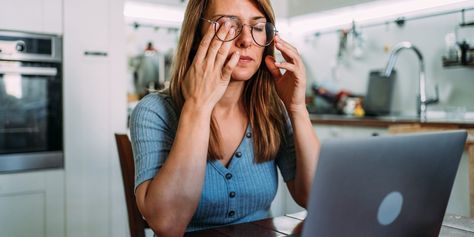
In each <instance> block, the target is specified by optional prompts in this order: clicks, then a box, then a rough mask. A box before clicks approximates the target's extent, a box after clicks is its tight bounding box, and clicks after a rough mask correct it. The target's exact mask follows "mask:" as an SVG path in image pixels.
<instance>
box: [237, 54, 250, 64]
mask: <svg viewBox="0 0 474 237" xmlns="http://www.w3.org/2000/svg"><path fill="white" fill-rule="evenodd" d="M252 61H253V58H252V57H249V56H240V59H239V64H241V63H250V62H252Z"/></svg>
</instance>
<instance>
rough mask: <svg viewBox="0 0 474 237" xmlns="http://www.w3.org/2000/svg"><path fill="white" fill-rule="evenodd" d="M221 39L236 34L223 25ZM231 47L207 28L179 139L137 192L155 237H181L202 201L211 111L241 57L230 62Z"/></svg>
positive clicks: (186, 87) (187, 86)
mask: <svg viewBox="0 0 474 237" xmlns="http://www.w3.org/2000/svg"><path fill="white" fill-rule="evenodd" d="M218 34H220V36H221V37H224V36H228V35H229V34H230V35H232V34H234V31H233V30H230V26H229V25H226V27H221V28H220V30H219V32H218ZM230 46H231V44H230V43H229V42H227V43H223V42H221V41H219V40H217V39H214V26H213V25H211V26H210V27H209V28H208V31H207V33H206V35H205V36H204V37H203V40H202V42H201V44H200V47H199V49H198V51H197V53H196V56H195V58H194V61H193V64H192V66H191V68H190V70H189V71H188V72H187V74H186V78H185V79H184V83H183V88H182V89H183V94H184V97H185V101H186V102H185V103H184V105H183V108H182V111H181V115H180V119H179V123H178V128H177V131H176V136H175V139H174V141H173V146H172V147H171V150H170V152H169V154H168V157H167V159H166V161H165V163H164V164H163V166H162V167H161V168H160V170H159V172H158V173H157V175H156V176H155V177H154V178H153V179H152V180H151V181H146V182H144V183H142V184H140V185H139V186H138V187H137V190H136V199H137V205H138V208H139V210H140V212H141V213H142V215H143V216H144V217H145V219H146V221H147V222H148V224H149V225H150V226H151V228H152V229H153V230H154V231H155V233H156V234H157V235H159V236H160V237H162V236H182V235H183V234H184V232H185V230H186V227H187V225H188V223H189V222H190V220H191V218H192V216H193V215H194V212H195V211H196V208H197V206H198V204H199V199H200V197H201V191H202V186H203V182H204V176H205V170H206V161H207V152H208V144H209V133H210V121H211V113H212V110H213V108H214V106H215V104H216V103H217V102H218V101H219V100H220V98H221V97H222V96H223V95H224V93H225V90H226V89H227V86H228V84H229V81H230V76H231V74H232V71H233V70H234V68H235V66H236V65H237V63H238V60H239V57H240V55H239V54H238V53H234V54H233V55H232V57H231V58H230V60H229V61H228V62H227V63H225V62H226V59H227V56H228V54H229V49H230Z"/></svg>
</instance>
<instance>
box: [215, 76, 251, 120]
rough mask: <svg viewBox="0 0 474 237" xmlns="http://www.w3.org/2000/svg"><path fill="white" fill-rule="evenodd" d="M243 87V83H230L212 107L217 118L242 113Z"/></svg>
mask: <svg viewBox="0 0 474 237" xmlns="http://www.w3.org/2000/svg"><path fill="white" fill-rule="evenodd" d="M244 86H245V82H244V81H230V83H229V86H228V87H227V90H226V91H225V93H224V96H222V98H221V100H219V102H217V104H216V106H215V107H214V113H215V114H216V115H217V116H218V117H226V115H228V116H230V115H231V114H235V113H236V112H238V113H241V112H243V111H244V104H243V97H242V95H243V91H244Z"/></svg>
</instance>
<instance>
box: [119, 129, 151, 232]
mask: <svg viewBox="0 0 474 237" xmlns="http://www.w3.org/2000/svg"><path fill="white" fill-rule="evenodd" d="M115 141H116V142H117V148H118V154H119V159H120V167H121V170H122V178H123V186H124V187H123V188H124V190H125V201H126V203H127V212H128V224H129V226H130V236H131V237H145V228H149V226H148V223H146V221H145V220H144V219H143V217H142V214H141V213H140V211H138V207H137V203H136V200H135V192H134V179H135V164H134V161H133V152H132V144H131V143H130V140H129V138H128V136H127V134H117V133H116V134H115Z"/></svg>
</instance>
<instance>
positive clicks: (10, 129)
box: [0, 31, 64, 173]
mask: <svg viewBox="0 0 474 237" xmlns="http://www.w3.org/2000/svg"><path fill="white" fill-rule="evenodd" d="M61 69H62V41H61V38H60V37H59V36H54V35H40V34H29V33H20V32H10V31H0V173H4V172H20V171H26V170H37V169H50V168H62V167H63V163H64V159H63V112H62V97H63V92H62V76H61V75H62V72H61Z"/></svg>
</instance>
